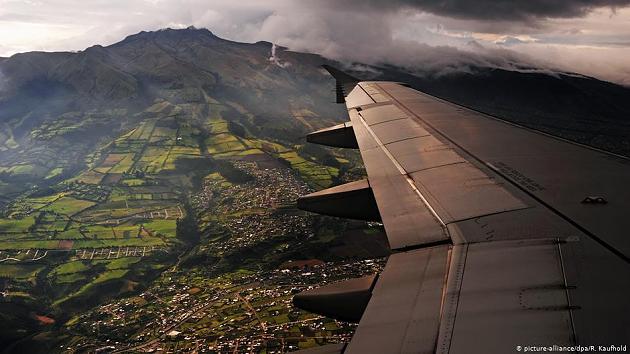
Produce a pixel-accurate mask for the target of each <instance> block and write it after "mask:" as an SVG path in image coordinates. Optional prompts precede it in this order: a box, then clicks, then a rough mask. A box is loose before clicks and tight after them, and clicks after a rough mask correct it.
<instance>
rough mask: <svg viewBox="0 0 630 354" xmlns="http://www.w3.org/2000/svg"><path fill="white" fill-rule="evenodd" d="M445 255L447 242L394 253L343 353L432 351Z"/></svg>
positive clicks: (440, 298)
mask: <svg viewBox="0 0 630 354" xmlns="http://www.w3.org/2000/svg"><path fill="white" fill-rule="evenodd" d="M447 260H448V246H446V245H444V246H438V247H431V248H424V249H421V250H414V251H409V252H404V253H397V254H394V255H392V256H390V257H389V260H388V261H387V265H386V266H385V269H384V270H383V272H382V273H381V275H380V276H379V278H378V280H377V282H376V285H375V287H374V290H373V292H372V298H371V299H370V302H369V304H368V306H367V309H366V311H365V313H364V314H363V317H362V318H361V324H360V326H359V328H357V331H356V332H355V334H354V337H353V339H352V341H351V342H350V343H349V344H348V347H347V348H346V351H345V352H344V353H346V354H355V353H361V354H363V353H432V352H433V351H434V349H435V344H436V341H437V336H438V329H439V320H440V303H441V301H442V289H443V287H444V282H445V280H446V269H447Z"/></svg>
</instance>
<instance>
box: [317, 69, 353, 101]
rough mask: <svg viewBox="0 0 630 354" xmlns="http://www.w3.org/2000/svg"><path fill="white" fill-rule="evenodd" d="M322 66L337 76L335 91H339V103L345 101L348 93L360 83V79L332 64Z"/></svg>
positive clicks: (333, 75)
mask: <svg viewBox="0 0 630 354" xmlns="http://www.w3.org/2000/svg"><path fill="white" fill-rule="evenodd" d="M322 68H324V69H326V71H328V72H329V73H330V75H332V77H334V78H335V81H336V85H335V91H336V93H337V103H345V102H346V99H345V97H346V95H347V94H348V93H349V92H350V91H352V89H353V88H354V87H355V86H356V85H357V83H359V81H361V80H359V79H357V78H356V77H354V76H352V75H350V74H347V73H345V72H343V71H341V70H338V69H335V68H333V67H332V66H330V65H326V64H324V65H322Z"/></svg>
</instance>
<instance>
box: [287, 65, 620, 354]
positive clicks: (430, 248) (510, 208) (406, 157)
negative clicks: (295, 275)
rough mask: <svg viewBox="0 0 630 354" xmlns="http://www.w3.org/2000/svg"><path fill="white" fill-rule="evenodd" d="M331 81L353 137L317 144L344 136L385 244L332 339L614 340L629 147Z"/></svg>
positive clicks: (499, 346) (489, 347)
mask: <svg viewBox="0 0 630 354" xmlns="http://www.w3.org/2000/svg"><path fill="white" fill-rule="evenodd" d="M329 71H331V74H333V76H338V75H339V72H338V71H334V70H329ZM345 79H347V78H345ZM340 80H341V81H343V80H344V77H341V78H337V81H338V82H339V81H340ZM344 94H345V96H344V101H345V103H346V106H347V108H348V114H349V117H350V122H351V124H346V125H343V127H344V128H347V127H348V126H351V127H352V129H353V131H354V137H352V138H354V140H352V138H348V137H347V134H346V135H345V136H346V137H345V138H341V140H348V139H350V140H352V142H351V144H350V143H348V142H347V141H345V142H344V141H332V140H330V139H328V140H327V141H326V144H327V145H333V146H335V145H337V146H344V145H346V146H356V145H358V147H359V149H360V152H361V156H362V158H363V161H364V164H365V168H366V171H367V175H368V179H367V181H365V182H362V183H363V184H361V187H362V189H361V193H363V194H362V195H363V196H364V197H365V198H368V197H369V198H372V199H370V200H374V201H375V204H376V205H375V207H376V208H377V210H378V213H379V214H380V219H381V220H382V222H383V225H384V227H385V230H386V233H387V237H388V240H389V244H390V248H391V249H392V251H393V252H394V254H393V255H392V256H390V258H389V260H388V262H387V265H386V267H385V269H384V271H383V272H382V273H381V274H380V275H379V276H378V277H377V278H376V279H375V280H374V282H373V283H371V285H370V287H369V288H368V289H367V290H366V291H367V294H368V296H367V299H369V301H368V302H367V305H366V306H365V310H364V312H363V315H362V316H361V320H360V321H359V326H358V328H357V330H356V333H355V335H354V337H353V339H352V340H351V341H350V343H348V344H347V345H344V346H337V347H335V348H336V349H334V350H338V351H337V352H341V351H343V352H344V353H433V352H439V353H471V352H479V353H505V352H513V351H514V350H515V348H516V347H517V346H522V347H526V346H552V345H558V346H572V345H583V346H590V345H594V346H598V345H606V344H608V345H610V344H615V345H620V344H627V342H628V338H630V321H629V320H628V319H627V314H628V313H630V305H628V301H627V298H628V296H629V295H630V276H629V275H630V272H629V271H630V265H629V261H628V254H629V253H630V252H629V249H630V242H628V238H627V230H628V229H630V219H629V218H627V217H626V218H624V215H625V213H626V212H627V210H630V188H628V187H627V185H626V183H625V181H627V179H628V178H629V177H630V161H628V160H627V159H625V158H623V157H620V156H616V155H611V154H608V153H605V152H602V151H599V150H594V149H591V148H587V147H584V146H580V145H578V144H574V143H570V142H567V141H563V140H561V139H557V138H554V137H551V136H548V135H544V134H541V133H538V132H535V131H532V130H529V129H526V128H522V127H518V126H515V125H513V124H510V123H507V122H504V121H501V120H498V119H496V118H493V117H489V116H486V115H484V114H481V113H479V112H476V111H472V110H469V109H466V108H464V107H460V106H457V105H454V104H452V103H449V102H446V101H443V100H440V99H438V98H435V97H432V96H429V95H427V94H424V93H421V92H418V91H415V90H413V89H411V88H408V87H405V86H402V85H400V84H397V83H392V82H360V81H357V82H356V83H354V86H353V87H352V89H351V90H350V91H349V92H344ZM317 134H318V133H317V132H316V133H314V136H316V135H317ZM319 134H321V133H319ZM326 134H329V132H328V133H326ZM339 136H340V135H339ZM312 140H314V141H316V140H317V139H312ZM356 185H357V184H356V183H355V184H354V185H353V186H349V187H344V186H338V187H334V188H336V189H335V190H332V192H330V193H328V194H336V195H337V196H338V197H339V198H342V199H343V198H346V197H345V195H348V193H346V194H345V195H344V194H341V193H339V192H338V191H339V190H344V188H345V189H348V188H354V189H356ZM354 189H353V190H354ZM318 193H319V194H322V193H324V194H326V192H325V191H324V192H318ZM355 193H356V192H355ZM586 196H597V198H601V199H602V200H604V201H607V202H608V203H583V202H582V201H583V200H584V198H585V197H586ZM308 198H309V196H307V197H306V198H305V199H308ZM329 200H331V202H330V203H337V202H339V200H338V199H337V201H335V198H329ZM373 203H374V202H373ZM366 205H367V204H366ZM302 206H303V207H304V208H305V209H306V210H308V209H309V207H308V205H307V203H306V204H305V203H302ZM376 208H375V209H376ZM320 209H321V208H320ZM324 209H326V208H324ZM368 209H369V208H368ZM326 210H329V211H331V212H329V213H328V214H331V215H335V211H334V208H333V207H329V208H328V209H326ZM319 211H320V212H321V210H319ZM357 213H358V214H361V212H360V211H356V212H355V214H357ZM372 214H374V211H372ZM340 216H345V217H348V215H347V212H346V215H340ZM350 217H354V218H358V219H361V218H362V217H361V215H359V217H357V216H356V215H354V216H350ZM363 219H364V220H366V219H367V218H363ZM340 288H341V289H343V285H341V287H340ZM363 294H364V295H365V292H364V293H363ZM311 295H312V294H311ZM299 297H300V295H297V296H296V298H298V299H299ZM298 302H299V301H297V302H296V303H298ZM323 306H325V304H324V305H323ZM311 310H313V309H311ZM315 311H316V309H315ZM327 314H328V315H330V314H329V313H327ZM321 350H327V349H324V348H322V349H321ZM330 350H332V348H331V349H330Z"/></svg>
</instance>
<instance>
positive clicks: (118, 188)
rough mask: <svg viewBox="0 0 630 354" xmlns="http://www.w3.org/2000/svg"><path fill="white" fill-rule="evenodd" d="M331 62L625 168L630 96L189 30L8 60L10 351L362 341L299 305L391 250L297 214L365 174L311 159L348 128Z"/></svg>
mask: <svg viewBox="0 0 630 354" xmlns="http://www.w3.org/2000/svg"><path fill="white" fill-rule="evenodd" d="M322 64H329V65H333V66H337V67H341V68H345V69H348V70H349V71H350V72H351V73H352V74H353V75H355V76H357V77H361V78H365V79H384V80H395V81H403V82H407V83H409V84H410V85H412V86H414V87H416V88H419V89H421V90H423V91H426V92H428V93H431V94H433V95H436V96H438V97H443V98H446V99H450V100H453V101H455V102H458V103H460V104H463V105H466V106H469V107H471V108H473V109H477V110H480V111H484V112H486V113H489V114H492V115H496V116H499V117H501V118H503V119H507V120H511V121H514V122H517V123H519V124H522V125H526V126H529V127H532V128H535V129H539V130H543V131H546V132H550V133H552V134H556V135H560V136H563V137H566V138H569V139H573V140H576V141H579V142H583V143H586V144H591V145H594V146H597V147H600V148H604V149H607V150H611V151H614V152H617V153H621V154H626V155H630V144H629V142H628V138H627V137H628V136H630V122H629V119H630V89H628V88H625V87H622V86H618V85H614V84H611V83H608V82H603V81H599V80H596V79H594V78H589V77H584V76H580V75H577V74H570V73H543V72H539V71H536V70H528V71H527V72H523V71H521V72H518V71H507V70H500V69H493V68H483V67H479V68H474V70H472V71H467V72H461V73H457V72H453V73H451V74H448V75H440V76H436V75H430V74H423V75H419V74H414V72H416V70H414V69H413V68H411V69H410V68H406V69H405V68H400V67H394V66H388V65H379V66H371V67H368V70H357V69H361V68H366V66H363V65H356V63H339V62H335V61H332V60H328V59H326V58H323V57H321V56H319V55H316V54H309V53H298V52H293V51H290V50H287V49H286V48H283V47H279V46H276V45H274V44H271V43H268V42H257V43H238V42H233V41H228V40H225V39H222V38H219V37H217V36H215V35H214V34H212V33H211V32H210V31H208V30H206V29H195V28H188V29H180V30H174V29H164V30H160V31H155V32H140V33H138V34H135V35H131V36H129V37H127V38H125V39H124V40H122V41H120V42H118V43H115V44H113V45H110V46H106V47H103V46H99V45H96V46H93V47H90V48H87V49H86V50H83V51H80V52H76V53H75V52H58V53H45V52H30V53H21V54H16V55H13V56H11V57H10V58H0V296H1V297H0V348H3V350H2V351H6V352H46V353H48V352H61V351H64V350H68V351H76V352H93V351H97V350H110V349H111V350H114V349H126V350H131V351H143V350H147V351H149V350H157V349H158V348H162V349H163V350H172V351H175V350H191V351H193V350H196V349H197V347H196V346H197V345H205V346H212V348H214V349H212V350H214V351H215V352H234V351H236V350H237V349H238V348H248V347H251V348H257V349H256V350H259V351H263V350H265V351H267V352H271V351H276V352H281V351H286V350H292V349H296V348H298V347H299V348H302V347H309V346H314V345H321V344H325V343H328V342H336V341H340V340H343V339H344V338H348V336H349V335H350V334H351V332H352V331H353V328H354V327H353V326H352V325H351V324H345V323H339V322H335V321H334V320H332V319H326V318H319V317H316V316H314V315H312V314H308V313H304V312H301V311H300V310H298V309H296V308H294V307H293V306H292V305H291V301H290V298H291V294H292V293H293V292H295V291H299V290H300V289H304V288H307V287H309V286H312V285H313V284H315V283H321V282H326V281H334V280H340V279H345V278H350V277H357V276H362V275H365V274H370V273H374V272H375V271H378V270H379V269H380V268H379V267H382V265H383V262H382V261H381V260H380V259H381V258H380V257H383V256H384V255H386V254H387V252H388V250H387V242H386V239H385V238H384V236H383V230H382V227H381V226H380V225H376V224H366V223H362V222H353V221H346V220H339V219H332V218H328V217H324V216H314V215H310V214H305V213H303V212H300V211H298V210H296V209H295V205H294V204H295V203H294V201H295V199H296V198H297V196H299V195H303V194H305V193H308V192H310V191H313V190H317V189H322V188H326V187H329V186H331V185H335V184H338V183H342V182H345V181H351V180H356V179H358V178H362V177H363V170H362V167H361V161H360V158H359V155H358V153H357V152H356V151H345V150H341V149H325V148H322V147H318V146H314V145H311V144H305V140H304V135H305V134H306V133H308V132H310V131H313V130H315V129H318V128H323V127H326V126H329V125H333V124H337V123H339V122H343V121H344V120H345V119H347V113H346V112H345V111H344V107H343V106H342V105H335V104H333V103H332V102H333V100H334V92H333V88H334V80H333V79H332V78H331V77H330V76H329V75H328V74H327V73H326V72H325V71H324V70H322V69H321V68H320V66H321V65H322ZM297 323H299V324H297ZM270 324H273V325H270ZM268 325H269V326H268ZM191 338H192V339H191ZM193 339H194V340H193Z"/></svg>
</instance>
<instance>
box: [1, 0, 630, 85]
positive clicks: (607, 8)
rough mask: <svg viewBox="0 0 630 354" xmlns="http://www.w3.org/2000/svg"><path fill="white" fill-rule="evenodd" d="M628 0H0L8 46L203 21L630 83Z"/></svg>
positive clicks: (379, 59) (463, 62)
mask: <svg viewBox="0 0 630 354" xmlns="http://www.w3.org/2000/svg"><path fill="white" fill-rule="evenodd" d="M629 6H630V0H397V1H386V0H308V1H301V0H294V1H290V0H264V1H263V0H256V1H253V0H216V1H207V0H206V1H203V0H91V1H72V0H50V1H45V0H43V1H39V0H0V56H10V55H12V54H14V53H18V52H25V51H32V50H46V51H58V50H81V49H84V48H86V47H89V46H91V45H94V44H102V45H107V44H112V43H115V42H117V41H120V40H122V39H123V38H124V37H125V36H127V35H129V34H133V33H136V32H139V31H141V30H156V29H160V28H164V27H172V28H180V27H188V26H190V25H194V26H196V27H205V28H208V29H209V30H211V31H212V32H214V33H215V34H217V35H219V36H221V37H224V38H228V39H232V40H237V41H248V42H253V41H258V40H267V41H270V42H274V43H277V44H280V45H284V46H287V47H289V48H290V49H293V50H299V51H311V52H316V53H320V54H322V55H325V56H327V57H331V58H333V59H342V60H352V61H359V62H365V63H371V64H373V63H393V64H398V65H405V66H408V67H412V68H418V69H419V70H426V71H427V72H448V71H451V70H468V69H467V68H468V67H470V66H471V65H480V64H481V65H491V66H498V67H511V68H515V69H518V70H530V69H531V68H532V67H536V68H541V69H545V70H565V71H573V72H579V73H582V74H586V75H591V76H596V77H599V78H602V79H605V80H609V81H614V82H618V83H624V84H627V85H630V7H629Z"/></svg>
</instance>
